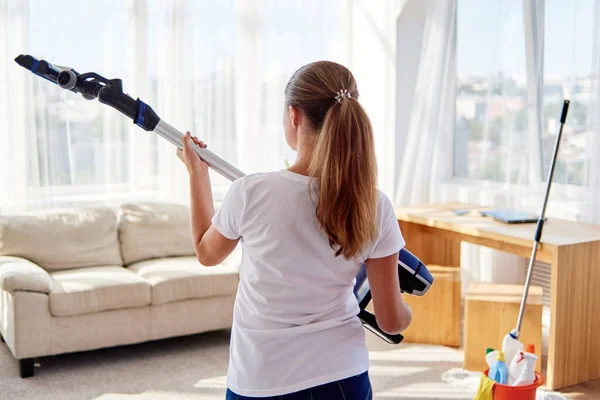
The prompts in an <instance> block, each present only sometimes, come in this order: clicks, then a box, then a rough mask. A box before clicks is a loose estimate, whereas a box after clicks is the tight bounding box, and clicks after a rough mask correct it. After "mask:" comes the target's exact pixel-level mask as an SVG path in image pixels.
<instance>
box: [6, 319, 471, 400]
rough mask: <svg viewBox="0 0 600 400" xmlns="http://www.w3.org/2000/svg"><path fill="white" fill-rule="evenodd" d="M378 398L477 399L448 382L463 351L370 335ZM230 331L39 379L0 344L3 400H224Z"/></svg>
mask: <svg viewBox="0 0 600 400" xmlns="http://www.w3.org/2000/svg"><path fill="white" fill-rule="evenodd" d="M367 342H368V346H369V350H370V359H371V369H370V372H369V373H370V376H371V380H372V383H373V390H374V394H375V395H374V398H375V399H382V400H383V399H402V400H409V399H413V400H425V399H465V400H467V399H469V400H470V399H473V397H474V394H475V390H474V389H473V388H470V387H467V388H461V387H459V386H456V385H452V384H449V383H445V382H443V381H442V379H441V376H442V374H443V373H444V372H445V371H448V370H450V369H452V368H459V367H461V365H462V358H463V354H462V352H461V351H460V350H456V349H452V348H448V347H444V346H433V345H417V344H401V345H398V346H393V345H388V344H387V343H385V342H383V341H381V340H379V339H378V338H376V337H374V336H373V335H372V334H370V333H367ZM228 351H229V331H218V332H210V333H205V334H200V335H192V336H186V337H181V338H174V339H166V340H160V341H156V342H149V343H142V344H138V345H131V346H122V347H116V348H110V349H102V350H96V351H89V352H82V353H75V354H65V355H60V356H55V357H43V358H40V359H39V360H36V363H37V364H36V368H35V373H36V375H35V376H34V377H33V378H28V379H25V380H23V379H21V378H20V377H19V376H18V369H17V363H16V361H15V360H14V358H13V357H12V355H11V354H10V352H9V350H8V348H7V347H6V344H4V343H2V344H0V399H3V400H11V399H60V400H71V399H77V400H80V399H86V400H87V399H89V400H150V399H153V400H154V399H156V400H166V399H175V400H178V399H184V400H223V399H224V393H225V376H226V373H227V361H228Z"/></svg>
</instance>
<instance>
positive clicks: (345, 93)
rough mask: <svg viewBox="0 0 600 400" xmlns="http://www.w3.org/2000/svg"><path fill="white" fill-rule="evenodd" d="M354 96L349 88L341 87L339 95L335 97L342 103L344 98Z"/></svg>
mask: <svg viewBox="0 0 600 400" xmlns="http://www.w3.org/2000/svg"><path fill="white" fill-rule="evenodd" d="M351 98H352V94H351V93H350V92H348V90H347V89H341V90H340V91H339V92H337V96H335V99H336V100H337V102H338V103H341V102H342V100H343V99H351Z"/></svg>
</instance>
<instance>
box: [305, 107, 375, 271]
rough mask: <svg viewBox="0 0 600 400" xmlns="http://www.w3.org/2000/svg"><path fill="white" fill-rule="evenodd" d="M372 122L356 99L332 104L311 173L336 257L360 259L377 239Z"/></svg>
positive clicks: (323, 224) (320, 215) (321, 220)
mask: <svg viewBox="0 0 600 400" xmlns="http://www.w3.org/2000/svg"><path fill="white" fill-rule="evenodd" d="M373 147H374V146H373V129H372V127H371V122H370V121H369V117H368V116H367V114H366V113H365V111H364V110H363V108H362V107H361V105H360V104H359V103H358V101H356V100H354V99H343V100H342V101H341V102H340V103H336V104H334V105H332V106H331V107H330V108H329V110H328V111H327V113H326V114H325V119H324V121H323V126H322V127H321V131H320V132H319V136H318V139H317V144H316V147H315V150H314V152H313V156H312V159H311V163H310V168H309V173H310V175H311V176H314V177H316V178H317V180H318V182H319V185H318V186H317V191H318V196H317V211H316V216H317V220H318V221H319V224H320V225H321V228H322V229H323V230H324V231H325V233H326V234H327V237H328V238H329V244H330V245H331V246H332V247H333V248H334V249H336V256H339V255H343V256H344V257H345V258H347V259H350V258H354V257H356V256H359V255H360V254H361V252H362V251H363V250H364V248H365V246H367V245H369V244H370V243H372V242H373V241H375V239H376V238H377V233H378V230H377V189H376V184H377V164H376V161H375V152H374V149H373Z"/></svg>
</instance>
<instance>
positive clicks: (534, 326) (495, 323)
mask: <svg viewBox="0 0 600 400" xmlns="http://www.w3.org/2000/svg"><path fill="white" fill-rule="evenodd" d="M523 290H525V286H522V285H499V284H489V283H477V284H473V285H470V286H469V290H468V292H467V297H466V301H465V341H464V348H465V364H464V368H465V369H468V370H470V371H481V372H483V371H485V370H486V369H487V363H486V362H485V350H486V348H488V347H492V348H494V349H498V350H501V349H502V340H503V339H504V336H505V335H506V334H507V333H509V332H510V331H511V330H512V329H514V328H515V325H516V323H517V317H518V316H519V308H520V306H521V299H522V296H523ZM542 296H543V288H541V287H538V286H531V287H530V288H529V294H528V296H527V305H526V306H525V313H524V315H523V324H522V326H521V332H520V336H519V341H520V342H521V343H523V345H524V346H526V345H527V344H528V343H532V344H534V345H535V353H536V355H537V356H538V362H537V365H536V371H541V365H542V309H543V298H542ZM510 361H511V360H506V363H507V364H509V363H510Z"/></svg>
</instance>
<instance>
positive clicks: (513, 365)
mask: <svg viewBox="0 0 600 400" xmlns="http://www.w3.org/2000/svg"><path fill="white" fill-rule="evenodd" d="M525 353H529V354H535V346H534V345H533V344H528V345H527V347H526V348H525V351H519V352H517V354H516V355H515V356H514V358H513V359H512V361H511V362H510V364H509V366H508V383H507V384H508V385H509V386H513V385H514V383H515V381H516V380H517V378H519V376H521V373H522V372H523V368H524V367H525Z"/></svg>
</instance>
